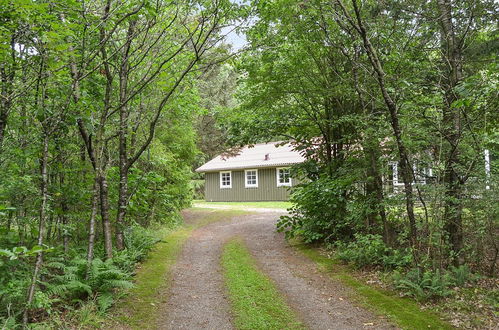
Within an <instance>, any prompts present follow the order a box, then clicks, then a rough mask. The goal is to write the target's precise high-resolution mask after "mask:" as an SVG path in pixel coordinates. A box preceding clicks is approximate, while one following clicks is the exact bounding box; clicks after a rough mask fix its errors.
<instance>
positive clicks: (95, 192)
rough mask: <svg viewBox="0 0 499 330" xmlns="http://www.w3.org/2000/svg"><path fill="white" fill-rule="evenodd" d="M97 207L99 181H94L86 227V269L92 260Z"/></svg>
mask: <svg viewBox="0 0 499 330" xmlns="http://www.w3.org/2000/svg"><path fill="white" fill-rule="evenodd" d="M98 207H99V180H97V179H94V186H93V189H92V210H91V214H90V222H89V225H88V251H87V265H88V268H90V265H91V264H92V261H93V260H94V245H95V218H96V217H97V209H98Z"/></svg>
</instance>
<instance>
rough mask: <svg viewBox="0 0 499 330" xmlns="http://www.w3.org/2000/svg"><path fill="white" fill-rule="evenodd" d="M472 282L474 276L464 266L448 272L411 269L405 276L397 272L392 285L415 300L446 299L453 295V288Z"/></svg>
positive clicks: (453, 268)
mask: <svg viewBox="0 0 499 330" xmlns="http://www.w3.org/2000/svg"><path fill="white" fill-rule="evenodd" d="M473 280H476V276H474V275H473V274H472V273H471V272H470V270H469V268H468V266H466V265H463V266H459V267H452V268H451V269H450V270H448V271H441V270H439V269H437V270H435V271H433V270H431V269H428V270H425V271H423V270H421V269H420V268H413V269H411V270H409V271H408V272H407V273H405V274H403V273H400V272H398V271H396V272H395V273H394V274H393V282H394V285H395V286H396V287H397V288H398V289H399V290H401V291H402V292H403V293H404V294H406V295H408V296H413V297H414V298H416V299H417V300H429V299H437V298H443V297H447V296H449V295H452V294H453V291H452V290H451V289H452V288H453V287H463V286H464V285H465V284H466V283H467V282H469V281H473Z"/></svg>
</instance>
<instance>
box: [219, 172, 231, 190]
mask: <svg viewBox="0 0 499 330" xmlns="http://www.w3.org/2000/svg"><path fill="white" fill-rule="evenodd" d="M220 175H221V179H220V181H221V184H222V187H230V173H220Z"/></svg>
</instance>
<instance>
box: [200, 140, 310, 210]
mask: <svg viewBox="0 0 499 330" xmlns="http://www.w3.org/2000/svg"><path fill="white" fill-rule="evenodd" d="M303 161H305V158H304V157H303V156H301V155H300V153H299V152H297V151H295V150H294V149H293V147H292V146H291V145H290V144H284V143H283V142H270V143H260V144H255V145H250V146H246V147H244V148H242V149H241V150H240V151H239V152H238V153H237V155H234V156H224V155H219V156H218V157H216V158H214V159H212V160H210V161H209V162H207V163H206V164H204V165H203V166H201V167H199V168H198V169H196V172H200V173H205V199H206V201H210V202H227V201H239V202H246V201H284V200H287V199H288V198H289V193H290V191H289V190H290V189H289V188H290V187H292V186H294V185H296V182H295V180H293V178H292V177H291V175H290V166H291V165H293V164H298V163H302V162H303Z"/></svg>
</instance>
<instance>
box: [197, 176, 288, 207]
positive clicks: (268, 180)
mask: <svg viewBox="0 0 499 330" xmlns="http://www.w3.org/2000/svg"><path fill="white" fill-rule="evenodd" d="M276 172H277V171H276V169H275V168H259V169H258V188H246V187H245V186H244V180H245V178H244V170H238V171H232V188H220V172H208V173H205V180H206V181H205V199H206V201H208V202H246V201H252V202H257V201H285V200H288V199H289V188H290V187H278V186H277V176H276ZM291 182H292V183H293V185H294V184H295V182H294V180H292V181H291Z"/></svg>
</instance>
